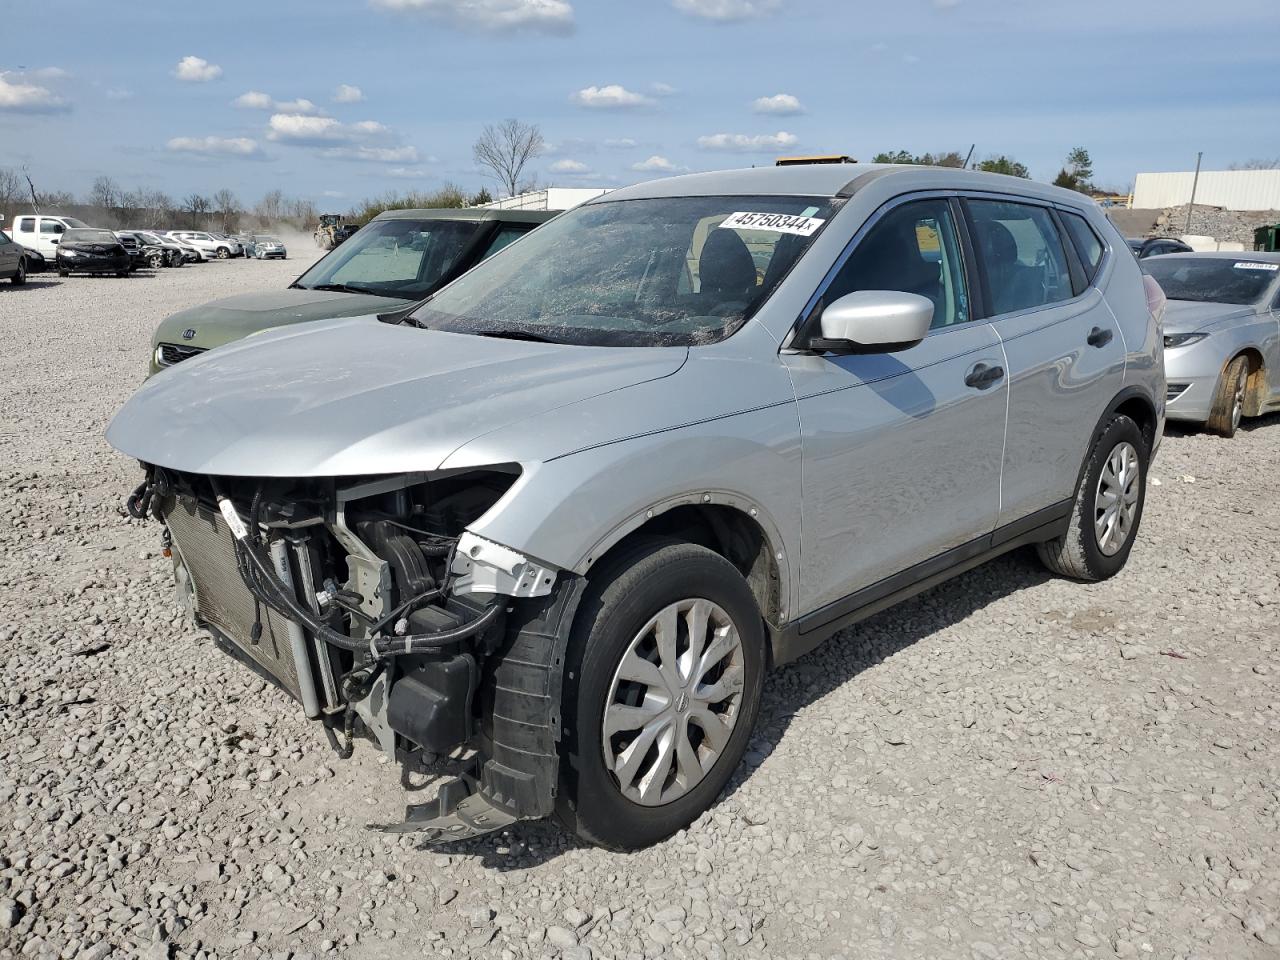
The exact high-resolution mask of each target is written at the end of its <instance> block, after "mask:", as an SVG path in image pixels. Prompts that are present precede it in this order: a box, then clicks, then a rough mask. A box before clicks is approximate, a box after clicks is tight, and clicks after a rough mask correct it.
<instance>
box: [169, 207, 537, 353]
mask: <svg viewBox="0 0 1280 960" xmlns="http://www.w3.org/2000/svg"><path fill="white" fill-rule="evenodd" d="M553 216H555V213H554V212H547V211H536V210H491V209H487V208H476V209H469V210H388V211H387V212H386V213H383V214H381V215H380V216H378V217H376V218H374V219H373V220H371V221H370V222H369V223H368V224H367V225H366V226H365V227H363V228H362V229H361V230H360V231H358V232H357V233H356V234H355V235H354V236H353V237H351V239H349V240H347V241H346V242H345V243H343V244H342V245H341V246H340V247H337V248H335V249H334V250H332V251H331V252H329V253H328V254H326V255H325V257H324V258H323V259H321V260H320V261H319V262H317V263H316V264H315V265H314V266H313V267H312V268H311V269H310V270H308V271H307V272H306V273H304V274H303V275H302V276H301V277H299V278H298V279H297V280H295V281H294V282H293V283H292V284H290V285H289V287H288V288H287V289H284V290H276V291H272V292H270V293H246V294H242V295H240V296H236V297H227V298H226V299H224V300H214V301H213V302H212V303H206V304H203V305H202V306H199V307H192V308H191V309H189V310H183V311H181V312H179V313H175V314H174V315H173V316H171V317H169V318H167V319H166V320H164V321H163V322H162V323H161V324H160V326H159V327H157V328H156V332H155V334H154V335H153V336H152V339H151V373H156V372H158V371H160V370H162V369H164V368H165V367H171V366H173V365H174V364H175V363H178V362H179V361H182V360H186V359H188V358H189V357H193V356H195V355H196V354H198V353H203V352H204V351H206V350H209V349H211V348H213V347H220V346H222V345H223V344H224V343H230V342H231V341H233V340H239V339H241V338H242V337H247V336H249V335H250V334H253V333H257V332H259V331H260V330H267V329H270V328H271V327H281V326H284V325H285V324H291V323H307V322H308V321H311V320H329V319H333V318H335V317H358V316H361V315H362V314H369V313H388V312H391V311H394V310H397V309H400V308H402V307H408V306H410V305H411V304H413V303H416V302H417V301H419V300H422V299H423V298H424V297H428V296H430V295H431V294H433V293H435V292H436V291H437V290H439V289H440V288H441V287H443V286H444V285H445V284H446V283H449V282H450V281H452V280H454V279H456V278H457V277H460V276H462V274H464V273H466V272H467V271H468V270H470V269H471V268H472V267H474V266H475V265H476V264H477V263H479V262H480V261H481V260H484V259H485V258H487V257H490V256H492V255H493V254H495V253H497V252H498V251H499V250H501V249H502V248H503V247H505V246H506V245H507V244H509V243H511V242H512V241H514V240H518V239H519V238H520V237H522V236H524V235H525V234H526V233H528V232H529V231H530V230H532V229H533V228H534V227H536V226H538V224H540V223H544V222H545V221H547V220H549V219H550V218H551V217H553Z"/></svg>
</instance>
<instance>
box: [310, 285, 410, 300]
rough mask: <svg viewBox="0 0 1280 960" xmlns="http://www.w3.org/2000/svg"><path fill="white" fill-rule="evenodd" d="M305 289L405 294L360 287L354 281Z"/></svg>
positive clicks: (395, 295) (397, 295) (375, 294)
mask: <svg viewBox="0 0 1280 960" xmlns="http://www.w3.org/2000/svg"><path fill="white" fill-rule="evenodd" d="M303 289H304V290H333V291H336V292H338V293H371V294H373V295H374V296H375V297H397V298H400V297H402V296H403V294H399V293H391V292H385V291H382V290H372V289H370V288H369V287H358V286H356V285H355V284H353V283H317V284H315V285H314V286H311V287H303Z"/></svg>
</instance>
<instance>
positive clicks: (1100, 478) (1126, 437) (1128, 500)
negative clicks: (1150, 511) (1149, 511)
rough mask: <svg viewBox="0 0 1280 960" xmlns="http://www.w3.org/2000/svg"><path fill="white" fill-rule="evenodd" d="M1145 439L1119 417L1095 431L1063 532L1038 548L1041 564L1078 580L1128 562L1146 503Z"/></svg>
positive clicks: (1096, 577) (1100, 575) (1106, 572)
mask: <svg viewBox="0 0 1280 960" xmlns="http://www.w3.org/2000/svg"><path fill="white" fill-rule="evenodd" d="M1149 456H1150V454H1149V451H1148V449H1147V442H1146V439H1145V438H1144V437H1143V435H1142V431H1141V430H1140V429H1139V428H1138V425H1137V424H1136V423H1134V422H1133V420H1131V419H1130V418H1129V417H1126V416H1124V415H1123V414H1117V415H1115V416H1113V417H1112V418H1111V419H1110V420H1108V421H1107V423H1106V424H1105V425H1104V426H1103V427H1102V429H1101V430H1100V431H1099V433H1098V435H1097V436H1096V437H1095V439H1094V443H1093V448H1092V449H1091V451H1090V453H1089V461H1088V463H1086V464H1085V469H1084V475H1083V476H1082V477H1081V478H1080V485H1079V487H1078V488H1077V490H1076V498H1075V503H1074V504H1073V505H1072V510H1071V520H1070V526H1069V527H1068V529H1067V532H1066V533H1065V534H1063V535H1062V536H1060V537H1056V538H1054V539H1053V540H1050V541H1048V542H1046V543H1041V544H1038V545H1037V549H1038V551H1039V553H1040V559H1041V560H1042V561H1043V562H1044V565H1045V566H1046V567H1048V568H1049V569H1050V570H1052V571H1053V572H1054V573H1057V574H1059V575H1061V576H1064V577H1073V578H1074V579H1076V580H1105V579H1107V578H1108V577H1111V576H1114V575H1115V574H1117V573H1119V572H1120V570H1121V568H1122V567H1124V565H1125V562H1126V561H1127V560H1128V559H1129V551H1130V550H1132V549H1133V541H1134V539H1135V538H1136V537H1137V535H1138V525H1139V524H1140V523H1141V522H1142V507H1143V504H1144V503H1145V501H1146V490H1147V460H1148V457H1149Z"/></svg>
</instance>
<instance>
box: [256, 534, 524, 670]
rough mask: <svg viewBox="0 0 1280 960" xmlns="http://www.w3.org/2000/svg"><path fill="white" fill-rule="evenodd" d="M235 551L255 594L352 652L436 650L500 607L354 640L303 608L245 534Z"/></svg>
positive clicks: (482, 624)
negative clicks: (413, 630)
mask: <svg viewBox="0 0 1280 960" xmlns="http://www.w3.org/2000/svg"><path fill="white" fill-rule="evenodd" d="M236 552H237V553H242V554H243V556H244V557H245V558H246V559H247V560H248V562H249V564H250V571H249V572H250V576H247V577H246V576H244V575H243V572H242V574H241V579H243V580H244V582H245V586H247V587H248V588H249V590H250V592H252V593H253V594H254V596H255V597H258V599H260V600H261V601H262V602H263V603H264V604H266V605H267V606H269V607H271V608H272V609H273V610H275V611H276V612H277V613H279V614H280V615H281V616H285V617H288V618H289V619H290V620H293V621H295V622H297V623H300V624H302V625H303V626H305V627H307V629H309V630H311V631H312V633H314V634H315V635H316V636H317V637H318V638H319V639H321V640H323V641H325V642H326V643H332V644H333V645H334V646H336V647H339V648H341V649H343V650H350V651H352V652H355V653H360V652H364V651H366V650H368V651H370V652H371V653H372V654H373V655H374V656H375V657H390V656H399V655H402V654H408V653H429V652H438V651H439V650H441V649H442V648H443V647H445V646H446V645H448V644H451V643H457V642H458V641H459V640H464V639H466V638H467V637H470V636H474V635H475V634H477V633H480V632H481V631H482V630H484V629H485V628H486V627H488V626H489V624H490V623H492V622H493V621H494V619H496V617H497V616H498V614H499V613H500V612H501V610H502V604H501V603H500V602H496V601H495V602H494V603H492V604H490V605H489V606H488V607H486V608H485V609H484V610H483V611H482V612H481V613H480V615H479V616H478V617H476V618H475V619H474V620H471V621H468V622H467V623H464V624H461V625H459V626H457V627H451V628H449V629H446V630H437V631H434V632H432V633H419V634H408V635H406V636H403V637H397V636H390V637H386V636H382V637H374V638H373V639H372V640H367V641H366V640H357V639H356V638H354V637H350V636H347V635H346V634H345V633H339V632H338V631H337V630H334V629H333V628H332V627H330V626H329V625H328V624H326V623H322V622H321V621H320V620H319V619H317V618H316V617H315V615H314V614H313V613H312V612H311V611H310V610H307V609H304V608H303V607H302V606H301V605H300V604H299V603H298V601H297V599H296V598H295V597H294V596H293V594H292V592H291V591H289V590H287V589H286V588H285V587H284V585H283V584H281V583H280V581H279V580H278V579H276V575H275V571H274V570H272V569H271V568H270V566H269V565H268V564H267V562H266V561H265V560H263V559H262V557H260V556H259V555H258V551H257V548H256V546H254V545H253V544H250V543H249V542H247V538H245V539H239V538H237V539H236Z"/></svg>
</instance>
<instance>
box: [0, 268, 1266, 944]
mask: <svg viewBox="0 0 1280 960" xmlns="http://www.w3.org/2000/svg"><path fill="white" fill-rule="evenodd" d="M307 255H308V256H309V255H310V252H309V251H308V252H307ZM304 265H305V264H304V263H302V262H299V261H298V260H290V261H287V262H284V263H273V262H265V263H260V262H246V261H229V262H225V263H210V264H203V265H196V266H188V267H184V268H181V269H178V270H168V271H160V272H158V273H155V274H145V273H144V274H139V275H137V276H134V277H132V278H130V279H128V280H117V279H115V278H102V279H93V278H83V277H74V278H71V279H67V280H61V281H60V280H58V279H57V278H56V277H48V276H45V277H33V278H32V279H31V282H30V283H29V284H28V285H27V286H26V287H25V288H12V287H10V286H9V285H8V284H3V283H0V331H3V334H4V336H3V340H2V342H3V344H4V349H3V350H0V547H2V548H3V549H0V667H2V669H3V674H2V675H3V684H2V685H0V958H8V957H17V956H22V957H45V956H48V957H68V958H72V957H84V958H100V957H105V956H108V955H110V956H121V957H133V956H143V957H148V958H161V957H181V958H213V957H250V958H252V957H270V958H277V957H280V958H284V957H289V956H292V957H295V958H299V957H320V956H341V957H352V958H392V957H424V956H425V957H436V956H442V957H502V958H507V960H512V958H516V957H531V958H532V957H556V956H559V957H564V958H574V960H576V958H589V957H596V958H613V957H617V958H623V957H646V958H652V957H675V958H686V957H689V958H692V957H699V958H718V957H735V958H737V957H746V958H757V957H787V958H804V957H815V958H817V957H823V958H825V957H846V958H878V957H895V958H897V957H903V958H921V960H945V958H971V957H973V958H1005V957H1008V958H1028V957H1036V958H1055V957H1117V956H1118V957H1144V958H1145V957H1152V958H1173V957H1176V958H1228V957H1230V958H1233V960H1252V958H1264V957H1270V958H1274V957H1277V956H1280V662H1278V660H1277V651H1278V650H1280V416H1271V417H1268V418H1265V419H1262V420H1256V421H1250V422H1248V423H1247V426H1246V427H1245V429H1244V430H1243V431H1242V432H1241V433H1240V435H1239V436H1238V437H1237V438H1236V439H1234V440H1231V441H1226V440H1221V439H1218V438H1215V437H1211V436H1208V435H1204V434H1201V433H1196V432H1187V431H1179V430H1172V431H1171V432H1170V435H1169V436H1168V437H1167V438H1166V439H1165V442H1164V446H1163V449H1162V450H1161V452H1160V455H1159V458H1158V459H1157V461H1156V463H1155V465H1154V469H1153V476H1154V477H1155V478H1157V479H1158V480H1159V485H1158V486H1154V485H1153V486H1152V487H1151V488H1150V491H1149V500H1148V504H1147V512H1146V517H1145V518H1144V521H1143V526H1142V530H1141V537H1140V540H1139V542H1138V544H1137V547H1136V549H1135V551H1134V553H1133V556H1132V559H1131V560H1130V563H1129V566H1128V568H1127V569H1126V570H1125V571H1124V572H1123V573H1122V574H1121V575H1120V576H1118V577H1116V578H1115V579H1113V580H1111V581H1109V582H1107V583H1103V584H1097V585H1090V586H1084V585H1080V584H1076V583H1070V582H1066V581H1062V580H1057V579H1053V578H1052V577H1050V576H1049V575H1047V574H1046V573H1045V572H1044V571H1043V569H1042V568H1041V567H1040V566H1039V565H1038V563H1037V562H1036V560H1035V557H1034V555H1033V554H1032V553H1030V552H1025V551H1024V552H1019V553H1017V554H1014V555H1011V556H1009V557H1006V558H1004V559H1002V560H999V561H997V562H994V563H992V564H989V565H988V566H985V567H983V568H980V569H978V570H975V571H973V572H971V573H969V574H967V575H965V576H962V577H960V578H959V579H956V580H954V581H952V582H950V583H948V584H945V585H943V586H941V587H939V588H937V589H934V590H932V591H930V592H928V593H926V594H924V595H922V596H920V597H918V598H917V599H915V600H912V601H910V602H908V603H905V604H903V605H901V606H899V607H897V608H896V609H893V610H891V611H888V612H886V613H883V614H881V615H879V616H877V617H875V618H874V619H872V620H870V621H867V622H865V623H863V624H861V625H859V626H858V627H857V628H856V629H854V630H852V631H849V632H847V633H845V634H843V635H841V636H840V637H839V638H837V639H836V640H834V641H833V642H831V643H828V644H827V645H826V646H825V647H823V648H822V649H820V650H818V651H817V652H815V653H813V654H811V655H810V656H808V657H806V658H804V659H803V660H801V661H800V662H798V663H796V664H794V665H792V666H790V667H788V668H786V669H784V670H782V671H780V672H778V673H776V674H774V675H772V676H771V677H770V678H769V679H768V680H767V682H766V688H765V701H764V705H763V710H762V715H761V721H760V724H759V728H758V730H757V733H756V735H755V737H754V739H753V740H752V742H751V746H750V751H749V754H748V757H747V761H746V763H745V764H744V765H743V766H742V768H741V770H740V771H739V773H738V775H737V776H736V777H735V778H734V780H733V782H732V784H731V786H730V787H729V789H728V790H727V791H726V794H725V795H724V796H722V797H721V799H720V800H719V802H718V803H717V804H716V805H715V807H714V808H713V809H712V810H711V811H710V812H709V813H707V814H706V815H705V816H704V817H702V818H701V819H700V820H699V821H698V822H697V823H696V824H694V825H693V826H692V827H691V828H690V829H689V830H688V831H686V832H684V833H681V834H679V835H677V836H676V837H674V838H672V839H671V840H669V841H668V842H666V843H663V844H660V845H658V846H656V847H654V848H652V849H650V850H646V851H644V852H641V853H637V854H632V855H628V856H622V855H618V854H613V853H607V852H604V851H601V850H596V849H591V848H587V847H583V846H581V845H579V844H578V843H576V842H574V841H573V840H571V839H569V838H567V837H566V836H565V835H563V834H562V833H560V832H558V831H557V829H556V828H554V827H553V826H552V825H550V824H546V823H535V824H519V825H517V827H516V828H515V829H512V830H510V831H508V832H505V833H502V834H498V835H493V836H490V837H487V838H484V839H481V840H476V841H473V842H470V843H468V844H465V845H463V846H461V847H458V848H456V849H452V850H447V851H441V850H436V849H418V848H417V847H416V846H415V841H414V840H413V838H411V837H410V838H403V839H389V838H387V837H384V836H382V835H379V834H374V833H371V832H369V831H367V830H366V825H367V824H370V823H379V822H387V821H391V820H395V819H397V817H398V816H399V815H400V814H401V812H402V809H403V805H404V803H405V802H406V801H413V800H417V799H424V798H425V796H424V795H429V793H430V792H431V791H430V785H429V784H425V785H424V784H423V783H421V782H419V779H417V778H414V777H408V778H407V780H406V782H402V778H401V773H400V771H399V770H398V769H397V768H396V767H395V766H394V765H391V764H387V763H385V762H383V761H382V760H381V759H380V758H379V756H378V754H377V753H375V752H374V750H373V749H372V748H370V747H367V746H364V747H362V748H359V749H358V750H357V753H356V756H355V758H354V759H352V760H350V761H347V762H341V761H338V760H336V759H335V758H334V756H333V754H332V753H331V752H330V750H329V748H328V746H327V744H326V742H325V739H324V737H323V736H322V733H321V731H320V729H319V727H318V726H316V725H313V724H310V723H308V722H307V721H306V720H304V719H303V717H302V715H301V712H300V710H299V709H298V708H297V707H296V706H294V705H293V704H292V703H291V702H290V701H289V700H288V699H287V698H286V697H285V695H283V694H281V693H279V692H278V691H276V690H275V689H273V688H269V687H268V686H266V685H265V684H263V683H262V682H260V681H259V680H258V679H256V678H255V677H254V676H253V675H252V674H250V673H249V672H248V671H247V670H245V669H244V668H242V667H240V666H239V665H237V664H236V663H234V662H233V661H231V660H230V659H228V658H227V657H225V656H224V655H222V654H220V653H219V652H218V651H217V650H216V649H215V648H214V647H213V645H212V643H211V642H210V641H209V640H208V639H207V638H205V637H204V636H202V635H200V634H198V633H197V632H194V631H193V630H191V629H190V628H188V627H187V626H186V625H185V624H184V622H183V621H182V619H181V618H180V616H179V614H178V612H177V609H176V607H175V605H174V603H173V599H172V593H171V578H170V570H169V565H168V562H167V561H165V560H164V559H163V558H162V557H161V556H160V553H159V538H158V528H156V527H155V526H144V525H143V524H140V523H136V522H133V521H130V520H128V519H126V518H125V517H124V516H123V514H122V511H121V503H122V499H123V497H124V495H125V493H126V492H127V491H128V490H129V489H131V488H132V486H133V485H134V484H135V483H136V482H137V479H138V470H137V466H136V464H134V463H133V462H131V461H129V460H128V459H127V458H125V457H122V456H119V455H117V454H115V453H114V452H113V451H111V450H110V449H109V448H108V447H107V446H106V444H105V443H104V441H103V439H102V434H103V430H104V428H105V427H106V424H107V421H108V419H109V418H110V416H111V415H112V413H113V412H114V411H115V409H116V408H117V407H118V406H119V405H120V404H121V403H122V402H123V400H124V399H125V398H126V397H127V396H128V395H129V393H130V392H131V391H132V390H133V389H134V388H135V387H136V386H137V384H138V383H139V382H140V380H141V378H142V375H143V372H144V369H145V365H146V359H147V350H148V338H149V335H150V332H151V330H152V329H153V327H154V326H155V324H156V323H158V322H159V321H160V320H161V319H162V318H163V317H164V316H166V315H167V314H169V313H171V312H173V311H175V310H178V309H181V308H183V307H187V306H192V305H195V304H198V303H201V302H203V301H206V300H209V299H213V298H215V297H220V296H227V295H230V294H233V293H238V292H245V291H250V290H268V289H275V288H280V287H283V286H285V285H286V284H287V283H288V282H289V281H290V280H292V279H293V277H294V276H296V275H297V273H299V272H300V270H301V268H302V267H303V266H304Z"/></svg>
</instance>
